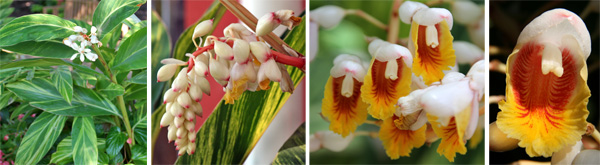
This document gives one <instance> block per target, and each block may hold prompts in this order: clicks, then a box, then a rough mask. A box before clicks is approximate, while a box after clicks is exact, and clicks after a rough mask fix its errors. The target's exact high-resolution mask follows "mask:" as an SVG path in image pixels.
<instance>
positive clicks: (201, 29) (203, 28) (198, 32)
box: [192, 20, 213, 47]
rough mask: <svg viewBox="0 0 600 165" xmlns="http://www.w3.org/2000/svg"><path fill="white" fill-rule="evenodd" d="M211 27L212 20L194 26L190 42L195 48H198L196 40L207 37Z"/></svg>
mask: <svg viewBox="0 0 600 165" xmlns="http://www.w3.org/2000/svg"><path fill="white" fill-rule="evenodd" d="M212 26H213V20H205V21H202V22H200V23H198V25H196V27H195V28H194V34H193V35H192V41H193V42H194V45H196V47H198V44H196V38H198V37H201V36H205V35H207V34H208V33H209V32H210V30H211V29H212Z"/></svg>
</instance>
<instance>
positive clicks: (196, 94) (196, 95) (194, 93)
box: [189, 85, 202, 102]
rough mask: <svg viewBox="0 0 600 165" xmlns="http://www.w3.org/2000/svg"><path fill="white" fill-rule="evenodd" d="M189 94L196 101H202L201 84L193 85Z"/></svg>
mask: <svg viewBox="0 0 600 165" xmlns="http://www.w3.org/2000/svg"><path fill="white" fill-rule="evenodd" d="M189 94H190V97H191V98H192V100H194V101H195V102H200V100H202V89H200V86H198V85H191V86H190V91H189Z"/></svg>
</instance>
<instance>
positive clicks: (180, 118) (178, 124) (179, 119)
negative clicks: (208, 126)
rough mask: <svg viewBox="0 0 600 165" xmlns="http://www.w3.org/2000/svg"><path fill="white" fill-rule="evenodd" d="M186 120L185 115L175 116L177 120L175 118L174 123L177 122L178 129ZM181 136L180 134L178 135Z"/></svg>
mask: <svg viewBox="0 0 600 165" xmlns="http://www.w3.org/2000/svg"><path fill="white" fill-rule="evenodd" d="M184 121H185V119H184V118H183V117H175V120H173V124H175V127H177V129H179V128H181V126H183V122H184ZM177 137H179V136H177Z"/></svg>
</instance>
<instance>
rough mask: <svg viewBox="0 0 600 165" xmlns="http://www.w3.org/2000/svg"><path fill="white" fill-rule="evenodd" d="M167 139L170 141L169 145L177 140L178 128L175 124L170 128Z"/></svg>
mask: <svg viewBox="0 0 600 165" xmlns="http://www.w3.org/2000/svg"><path fill="white" fill-rule="evenodd" d="M167 139H168V140H169V143H170V142H172V141H173V140H176V139H177V128H176V127H175V125H174V124H171V125H170V126H169V128H168V132H167Z"/></svg>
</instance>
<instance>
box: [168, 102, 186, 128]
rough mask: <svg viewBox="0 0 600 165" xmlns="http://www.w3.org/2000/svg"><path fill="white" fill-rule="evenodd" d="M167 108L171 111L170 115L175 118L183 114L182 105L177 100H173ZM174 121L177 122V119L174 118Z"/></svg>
mask: <svg viewBox="0 0 600 165" xmlns="http://www.w3.org/2000/svg"><path fill="white" fill-rule="evenodd" d="M167 110H168V111H169V112H171V115H173V116H175V118H180V117H181V116H182V115H183V107H181V105H179V103H177V102H173V104H171V109H167ZM175 121H176V123H177V119H175Z"/></svg>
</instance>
